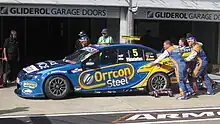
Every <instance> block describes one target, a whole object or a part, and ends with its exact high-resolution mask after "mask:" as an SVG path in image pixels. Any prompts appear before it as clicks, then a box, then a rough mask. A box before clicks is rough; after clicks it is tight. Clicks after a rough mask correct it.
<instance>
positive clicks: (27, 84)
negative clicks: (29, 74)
mask: <svg viewBox="0 0 220 124" xmlns="http://www.w3.org/2000/svg"><path fill="white" fill-rule="evenodd" d="M23 87H25V88H31V89H35V88H36V87H37V83H36V82H29V81H28V82H24V83H23Z"/></svg>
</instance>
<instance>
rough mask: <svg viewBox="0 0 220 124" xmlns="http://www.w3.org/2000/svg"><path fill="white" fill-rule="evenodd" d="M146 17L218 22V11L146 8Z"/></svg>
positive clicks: (219, 18) (219, 15)
mask: <svg viewBox="0 0 220 124" xmlns="http://www.w3.org/2000/svg"><path fill="white" fill-rule="evenodd" d="M146 18H147V19H152V20H181V21H208V22H220V13H219V12H216V11H199V10H194V11H190V10H169V9H168V10H156V9H147V10H146Z"/></svg>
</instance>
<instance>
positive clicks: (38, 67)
mask: <svg viewBox="0 0 220 124" xmlns="http://www.w3.org/2000/svg"><path fill="white" fill-rule="evenodd" d="M66 65H74V64H70V63H67V62H64V61H63V60H56V61H52V60H47V61H44V62H38V63H35V64H33V65H30V66H28V67H25V68H23V69H22V70H23V71H24V72H25V73H37V72H41V71H45V70H50V69H56V68H59V67H63V66H66Z"/></svg>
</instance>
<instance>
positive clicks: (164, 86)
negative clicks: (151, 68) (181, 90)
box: [147, 73, 170, 92]
mask: <svg viewBox="0 0 220 124" xmlns="http://www.w3.org/2000/svg"><path fill="white" fill-rule="evenodd" d="M157 78H159V79H163V80H161V81H159V82H155V81H157ZM162 81H163V82H162ZM155 83H156V84H155ZM155 85H157V86H155ZM158 85H160V86H158ZM169 86H170V80H169V78H168V76H167V75H166V74H165V73H156V74H153V75H152V76H151V77H150V79H149V82H148V85H147V89H148V92H152V91H155V90H164V89H167V88H169Z"/></svg>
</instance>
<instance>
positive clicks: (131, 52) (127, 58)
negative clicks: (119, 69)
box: [118, 47, 144, 63]
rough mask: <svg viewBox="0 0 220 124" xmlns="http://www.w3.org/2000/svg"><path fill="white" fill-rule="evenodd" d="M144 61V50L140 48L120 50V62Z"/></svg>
mask: <svg viewBox="0 0 220 124" xmlns="http://www.w3.org/2000/svg"><path fill="white" fill-rule="evenodd" d="M140 61H144V50H143V49H140V48H136V47H134V48H121V49H119V54H118V62H119V63H124V62H140Z"/></svg>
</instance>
